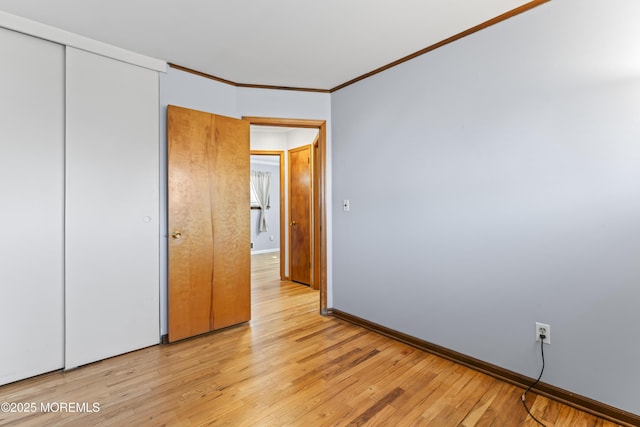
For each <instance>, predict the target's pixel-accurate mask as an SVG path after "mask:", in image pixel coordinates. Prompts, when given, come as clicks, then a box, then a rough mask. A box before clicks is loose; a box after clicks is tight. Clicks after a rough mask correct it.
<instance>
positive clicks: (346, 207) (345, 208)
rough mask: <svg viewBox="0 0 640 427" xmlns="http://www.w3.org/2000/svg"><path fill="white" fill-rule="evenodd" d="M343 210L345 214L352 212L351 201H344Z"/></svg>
mask: <svg viewBox="0 0 640 427" xmlns="http://www.w3.org/2000/svg"><path fill="white" fill-rule="evenodd" d="M342 210H343V211H345V212H349V211H350V210H351V205H350V204H349V200H343V201H342Z"/></svg>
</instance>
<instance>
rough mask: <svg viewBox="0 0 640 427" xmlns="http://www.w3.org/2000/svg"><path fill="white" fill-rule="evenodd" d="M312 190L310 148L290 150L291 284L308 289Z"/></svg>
mask: <svg viewBox="0 0 640 427" xmlns="http://www.w3.org/2000/svg"><path fill="white" fill-rule="evenodd" d="M311 190H312V189H311V146H310V145H305V146H303V147H299V148H295V149H293V150H289V224H290V228H289V240H290V246H289V248H290V256H289V260H290V262H289V263H290V271H291V280H292V281H294V282H299V283H304V284H306V285H311V259H312V258H311V242H312V238H311V237H312V236H311V230H312V227H311V201H312V197H311V196H312V191H311Z"/></svg>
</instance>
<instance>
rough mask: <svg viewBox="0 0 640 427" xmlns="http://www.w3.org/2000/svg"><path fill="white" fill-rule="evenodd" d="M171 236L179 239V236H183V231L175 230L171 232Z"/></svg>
mask: <svg viewBox="0 0 640 427" xmlns="http://www.w3.org/2000/svg"><path fill="white" fill-rule="evenodd" d="M171 237H173V238H174V239H179V238H181V237H182V233H181V232H179V231H174V232H173V233H172V234H171Z"/></svg>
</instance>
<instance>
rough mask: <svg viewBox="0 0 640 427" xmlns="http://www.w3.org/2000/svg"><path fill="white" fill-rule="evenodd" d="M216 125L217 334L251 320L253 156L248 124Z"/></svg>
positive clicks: (219, 119)
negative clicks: (221, 329)
mask: <svg viewBox="0 0 640 427" xmlns="http://www.w3.org/2000/svg"><path fill="white" fill-rule="evenodd" d="M213 123H214V124H213V126H212V128H213V129H214V130H215V131H214V132H212V133H211V139H210V146H209V150H210V153H211V155H212V159H213V164H214V165H215V167H213V168H212V172H211V173H212V180H211V182H212V186H211V191H212V196H211V199H212V200H213V203H212V210H213V213H214V215H212V221H213V252H214V257H213V283H214V288H213V292H212V294H211V299H212V300H211V304H212V307H213V316H212V318H211V329H219V328H223V327H225V326H229V325H234V324H237V323H241V322H246V321H248V320H249V319H250V318H251V224H250V209H249V207H250V199H249V179H250V178H249V175H250V155H249V125H248V123H247V122H244V121H242V120H236V119H232V118H229V117H224V116H213Z"/></svg>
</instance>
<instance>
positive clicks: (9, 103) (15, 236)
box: [0, 28, 64, 385]
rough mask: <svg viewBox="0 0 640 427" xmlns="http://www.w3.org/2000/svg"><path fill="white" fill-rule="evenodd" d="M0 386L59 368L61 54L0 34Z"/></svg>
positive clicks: (13, 35)
mask: <svg viewBox="0 0 640 427" xmlns="http://www.w3.org/2000/svg"><path fill="white" fill-rule="evenodd" d="M0 58H1V60H0V224H2V238H0V325H2V338H0V342H1V343H2V344H0V385H2V384H6V383H9V382H13V381H17V380H20V379H23V378H27V377H31V376H34V375H38V374H41V373H44V372H48V371H52V370H56V369H60V368H62V367H63V362H64V330H63V325H64V323H63V322H64V311H63V307H64V306H63V304H64V271H63V268H64V261H63V252H64V247H63V238H64V235H63V230H64V229H63V226H64V219H63V215H64V48H63V47H62V46H60V45H57V44H54V43H49V42H46V41H43V40H40V39H37V38H33V37H29V36H25V35H23V34H19V33H15V32H12V31H8V30H5V29H1V28H0Z"/></svg>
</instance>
